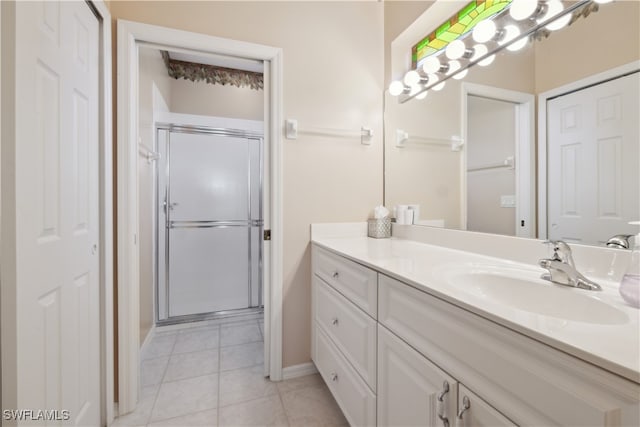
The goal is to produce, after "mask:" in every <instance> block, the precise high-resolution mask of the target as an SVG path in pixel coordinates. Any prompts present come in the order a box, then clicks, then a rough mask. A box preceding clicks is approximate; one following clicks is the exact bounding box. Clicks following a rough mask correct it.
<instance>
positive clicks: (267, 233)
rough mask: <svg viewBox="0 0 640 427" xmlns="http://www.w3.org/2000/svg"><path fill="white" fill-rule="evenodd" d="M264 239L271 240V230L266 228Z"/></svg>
mask: <svg viewBox="0 0 640 427" xmlns="http://www.w3.org/2000/svg"><path fill="white" fill-rule="evenodd" d="M264 240H271V230H264Z"/></svg>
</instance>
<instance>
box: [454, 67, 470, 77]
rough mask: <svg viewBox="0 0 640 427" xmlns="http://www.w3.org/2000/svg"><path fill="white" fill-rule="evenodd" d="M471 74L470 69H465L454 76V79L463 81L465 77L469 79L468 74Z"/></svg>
mask: <svg viewBox="0 0 640 427" xmlns="http://www.w3.org/2000/svg"><path fill="white" fill-rule="evenodd" d="M468 72H469V69H468V68H467V69H464V70H462V71H460V72H459V73H458V74H454V75H453V78H454V79H456V80H461V79H464V78H465V77H467V73H468Z"/></svg>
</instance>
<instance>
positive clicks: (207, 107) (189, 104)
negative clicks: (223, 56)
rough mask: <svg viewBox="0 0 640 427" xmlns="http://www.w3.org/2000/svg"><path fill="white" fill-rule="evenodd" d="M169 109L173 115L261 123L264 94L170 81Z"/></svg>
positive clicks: (242, 89)
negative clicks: (223, 118) (229, 118)
mask: <svg viewBox="0 0 640 427" xmlns="http://www.w3.org/2000/svg"><path fill="white" fill-rule="evenodd" d="M170 108H171V112H172V113H182V114H197V115H201V116H215V117H231V118H234V119H246V120H259V121H262V120H263V118H264V91H262V90H254V89H251V88H247V87H236V86H231V85H225V86H223V85H212V84H208V83H205V82H202V81H199V82H192V81H189V80H184V79H180V80H175V79H171V105H170Z"/></svg>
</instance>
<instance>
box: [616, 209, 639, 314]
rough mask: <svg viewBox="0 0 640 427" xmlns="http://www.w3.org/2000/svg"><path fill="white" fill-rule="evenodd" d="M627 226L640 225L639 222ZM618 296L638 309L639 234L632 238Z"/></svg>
mask: <svg viewBox="0 0 640 427" xmlns="http://www.w3.org/2000/svg"><path fill="white" fill-rule="evenodd" d="M629 224H633V225H640V221H634V222H630V223H629ZM620 295H621V296H622V298H623V299H624V300H625V301H626V302H627V303H629V304H630V305H632V306H634V307H636V308H640V233H638V234H636V235H635V236H634V237H633V251H632V252H631V262H630V263H629V266H628V267H627V271H626V272H625V274H624V276H623V277H622V282H620Z"/></svg>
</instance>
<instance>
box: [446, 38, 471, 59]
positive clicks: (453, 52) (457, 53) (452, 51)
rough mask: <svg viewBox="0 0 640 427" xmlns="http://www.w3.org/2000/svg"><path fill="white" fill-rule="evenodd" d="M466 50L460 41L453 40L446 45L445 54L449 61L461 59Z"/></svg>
mask: <svg viewBox="0 0 640 427" xmlns="http://www.w3.org/2000/svg"><path fill="white" fill-rule="evenodd" d="M466 50H467V47H466V46H465V45H464V42H463V41H462V40H454V41H452V42H451V43H449V44H448V45H447V49H446V50H445V54H446V55H447V58H449V59H458V58H462V56H463V55H464V53H465V51H466Z"/></svg>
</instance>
